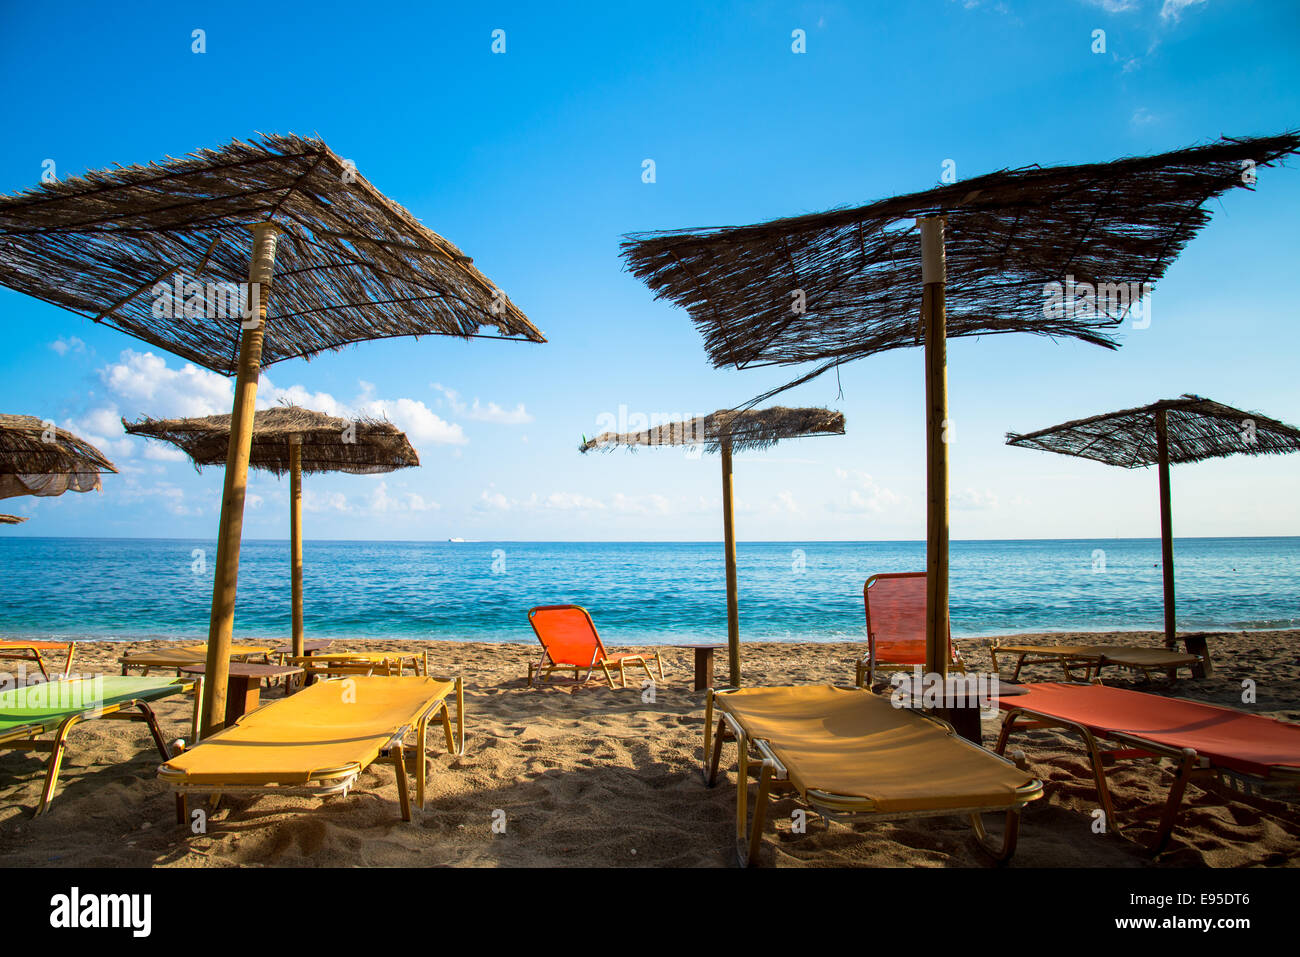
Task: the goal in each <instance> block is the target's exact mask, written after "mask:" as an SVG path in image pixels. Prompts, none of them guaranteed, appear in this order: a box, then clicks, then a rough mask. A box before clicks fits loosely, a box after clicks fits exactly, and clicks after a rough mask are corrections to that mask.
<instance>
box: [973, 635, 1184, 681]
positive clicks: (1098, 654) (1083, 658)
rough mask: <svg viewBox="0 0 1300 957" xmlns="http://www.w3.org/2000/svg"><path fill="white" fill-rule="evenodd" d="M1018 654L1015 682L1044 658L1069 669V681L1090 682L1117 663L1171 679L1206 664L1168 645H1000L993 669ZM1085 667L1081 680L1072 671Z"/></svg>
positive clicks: (991, 651)
mask: <svg viewBox="0 0 1300 957" xmlns="http://www.w3.org/2000/svg"><path fill="white" fill-rule="evenodd" d="M1000 654H1002V655H1015V656H1016V670H1015V671H1014V672H1013V673H1012V675H1011V680H1012V681H1019V680H1020V669H1021V668H1023V667H1024V666H1025V664H1026V663H1028V664H1035V663H1040V662H1044V661H1056V662H1059V663H1060V665H1061V670H1062V671H1063V672H1065V680H1066V681H1079V680H1083V681H1090V680H1092V679H1093V678H1096V677H1097V676H1098V674H1099V673H1100V672H1101V669H1102V668H1104V667H1105V666H1106V665H1115V666H1116V667H1120V668H1128V669H1130V670H1132V671H1140V672H1141V673H1142V674H1143V675H1144V676H1145V677H1148V678H1149V677H1151V674H1152V672H1160V673H1162V674H1165V675H1167V676H1168V677H1169V678H1171V679H1172V678H1174V677H1176V676H1177V671H1178V669H1179V668H1195V667H1196V666H1197V665H1200V664H1201V663H1202V660H1203V659H1202V658H1201V656H1200V655H1194V654H1191V653H1189V652H1182V651H1173V650H1171V649H1168V648H1146V647H1139V646H1135V645H998V644H994V645H992V646H990V648H989V655H990V656H991V657H992V659H993V670H995V671H997V670H999V669H998V655H1000ZM1073 668H1082V669H1083V677H1082V679H1080V678H1079V677H1078V676H1077V675H1075V673H1074V672H1073V671H1072V670H1071V669H1073Z"/></svg>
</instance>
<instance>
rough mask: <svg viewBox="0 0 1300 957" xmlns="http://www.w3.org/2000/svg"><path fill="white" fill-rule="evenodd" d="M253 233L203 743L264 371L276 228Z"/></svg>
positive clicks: (227, 632)
mask: <svg viewBox="0 0 1300 957" xmlns="http://www.w3.org/2000/svg"><path fill="white" fill-rule="evenodd" d="M249 229H250V230H252V233H253V244H252V256H251V258H250V262H249V266H248V305H249V307H250V312H251V315H250V316H249V318H247V319H245V320H243V321H242V322H241V327H242V334H241V336H240V340H239V372H238V374H237V375H236V377H235V404H234V407H233V408H232V409H231V415H230V445H229V446H228V448H227V451H226V476H225V484H224V486H223V488H222V492H221V524H220V526H219V527H218V530H217V562H216V568H215V570H214V573H213V579H212V617H211V619H210V620H209V623H208V657H207V667H206V672H205V675H206V678H207V680H206V681H204V682H203V727H202V737H205V738H206V737H207V736H208V735H210V734H212V733H213V732H216V731H220V730H221V728H222V727H223V726H224V725H225V719H226V682H227V677H228V675H229V670H230V667H229V666H230V638H231V635H232V633H233V632H234V626H235V589H236V585H237V584H238V581H239V540H240V536H241V535H242V533H243V528H244V493H245V492H246V490H247V487H248V456H249V452H250V451H251V449H252V445H253V412H254V408H255V406H256V402H257V380H258V376H259V375H260V373H261V367H262V335H263V331H264V328H265V325H266V299H267V296H269V295H270V293H271V274H272V272H273V271H274V269H275V240H276V237H277V236H278V235H279V233H280V229H279V227H278V226H276V225H275V224H274V223H258V224H256V225H254V226H250V227H249Z"/></svg>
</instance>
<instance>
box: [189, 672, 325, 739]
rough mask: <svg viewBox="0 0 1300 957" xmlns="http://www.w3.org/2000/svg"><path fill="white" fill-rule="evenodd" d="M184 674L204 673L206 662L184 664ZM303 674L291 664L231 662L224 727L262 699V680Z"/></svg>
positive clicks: (227, 681) (228, 725)
mask: <svg viewBox="0 0 1300 957" xmlns="http://www.w3.org/2000/svg"><path fill="white" fill-rule="evenodd" d="M180 670H181V671H183V672H185V673H186V674H187V675H201V674H203V673H204V672H205V671H206V670H207V663H206V662H199V663H197V664H192V665H184V666H182V667H181V669H180ZM300 674H302V669H301V668H298V667H295V666H294V665H251V664H247V663H245V662H242V661H232V662H231V663H230V676H229V677H228V678H227V679H226V727H230V726H231V725H232V724H234V723H235V722H236V721H237V720H238V719H240V718H242V717H243V716H244V715H245V714H247V713H248V712H250V711H252V710H253V709H254V708H256V707H257V706H258V704H259V703H260V702H261V698H262V679H263V678H269V679H271V680H275V679H276V678H291V677H293V676H294V675H300Z"/></svg>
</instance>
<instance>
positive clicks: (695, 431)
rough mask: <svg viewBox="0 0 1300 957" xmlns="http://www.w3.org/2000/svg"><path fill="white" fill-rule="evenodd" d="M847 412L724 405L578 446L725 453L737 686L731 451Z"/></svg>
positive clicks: (823, 429)
mask: <svg viewBox="0 0 1300 957" xmlns="http://www.w3.org/2000/svg"><path fill="white" fill-rule="evenodd" d="M843 434H844V414H843V413H842V412H832V411H831V410H829V409H789V408H785V407H783V406H774V407H772V408H770V409H749V410H746V411H743V412H737V411H734V410H730V409H719V410H718V411H717V412H714V413H713V414H712V415H702V416H697V417H696V418H694V419H689V420H687V421H685V422H667V423H664V424H661V425H658V426H655V427H654V428H652V429H646V430H643V431H640V432H624V433H622V434H618V433H615V432H602V433H601V434H600V435H598V436H596V437H595V438H594V439H588V440H587V441H586V442H584V443H583V444H582V445H581V446H579V448H578V451H580V452H590V451H592V450H593V449H613V448H617V447H619V446H624V447H626V448H631V449H636V448H637V447H638V446H644V445H648V446H659V445H669V446H696V445H698V446H703V447H704V448H705V449H706V450H707V451H709V452H721V453H722V533H723V538H724V549H723V553H724V554H725V556H726V562H727V665H728V668H729V670H730V678H731V685H732V687H735V688H738V687H740V614H739V607H738V603H737V598H736V531H735V523H734V521H735V519H734V509H733V508H732V500H731V494H732V488H731V486H732V482H731V454H732V452H737V451H741V452H743V451H749V450H753V449H763V448H767V447H768V446H769V445H775V444H776V443H777V442H780V441H781V440H782V439H794V438H799V437H801V436H808V435H843Z"/></svg>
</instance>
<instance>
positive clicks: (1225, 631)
mask: <svg viewBox="0 0 1300 957" xmlns="http://www.w3.org/2000/svg"><path fill="white" fill-rule="evenodd" d="M1297 629H1300V623H1297V624H1294V625H1290V626H1287V625H1282V626H1277V627H1269V628H1240V627H1235V626H1232V625H1205V626H1196V627H1192V628H1179V629H1178V634H1180V635H1183V634H1196V633H1208V634H1212V635H1213V634H1221V635H1235V634H1242V635H1269V634H1277V635H1282V634H1286V633H1288V632H1292V631H1296V630H1297ZM0 635H3V637H4V638H5V639H6V640H12V641H22V640H28V641H66V642H76V643H77V644H78V645H82V644H109V645H123V644H147V643H151V642H162V643H181V642H183V643H185V644H195V643H198V644H204V643H206V641H207V637H206V635H204V634H195V635H193V636H191V637H174V636H169V635H151V634H141V635H125V636H108V635H78V634H72V633H63V632H48V631H13V630H8V629H3V628H0ZM1080 635H1093V636H1106V635H1122V636H1124V638H1125V639H1126V640H1127V639H1130V638H1133V639H1155V640H1157V641H1163V640H1164V631H1163V630H1162V629H1159V628H1070V629H1065V630H1060V631H1044V630H1041V629H1030V630H1026V631H1014V630H1005V629H1003V630H1000V631H996V632H987V633H985V632H979V633H968V634H962V633H960V632H956V631H954V632H953V635H952V639H953V641H955V642H968V643H979V644H980V645H981V646H983V647H988V644H989V643H990V642H991V641H993V640H994V639H997V638H1014V639H1016V640H1017V641H1020V640H1023V639H1026V638H1042V639H1047V640H1050V639H1056V638H1069V637H1076V638H1077V637H1078V636H1080ZM317 638H319V639H322V640H324V639H328V640H330V641H334V642H350V643H357V642H362V643H364V642H374V641H381V642H409V643H412V644H430V645H454V644H486V645H504V644H534V643H536V638H535V637H534V636H533V635H531V634H529V633H528V632H526V631H524V632H522V633H521V634H515V633H514V632H510V633H503V635H502V637H500V638H484V637H479V636H470V637H464V636H460V637H455V638H452V637H439V636H429V637H421V638H414V637H410V636H405V635H386V636H375V635H374V634H373V633H372V634H369V635H344V636H330V635H320V634H315V633H311V632H310V630H309V631H308V634H307V635H306V639H307V640H308V641H311V640H313V639H317ZM290 640H291V638H290V637H289V636H286V635H280V636H268V635H242V634H241V635H236V636H235V638H234V641H235V642H236V643H238V644H270V645H287V644H288V643H289V642H290ZM601 640H602V641H603V642H604V643H605V645H606V646H607V647H610V648H651V647H663V648H681V647H685V646H687V645H692V644H698V643H700V642H709V641H710V640H712V641H715V642H717V643H718V644H722V645H725V644H726V643H727V637H726V635H725V634H722V635H720V636H716V637H713V638H712V639H711V638H710V636H708V635H703V636H701V635H700V634H692V635H674V636H669V637H665V636H657V637H656V640H647V641H619V640H610V639H607V638H606V637H605V635H604V634H602V635H601ZM866 641H867V636H866V633H865V629H864V632H863V633H862V634H861V635H849V634H834V635H830V636H828V637H826V638H815V637H810V636H804V635H799V636H793V637H789V638H777V637H772V636H770V635H759V636H755V637H752V638H747V637H746V636H745V634H744V632H743V630H742V633H741V636H740V643H741V645H742V646H744V645H746V644H774V645H817V646H823V645H836V644H865V643H866Z"/></svg>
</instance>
